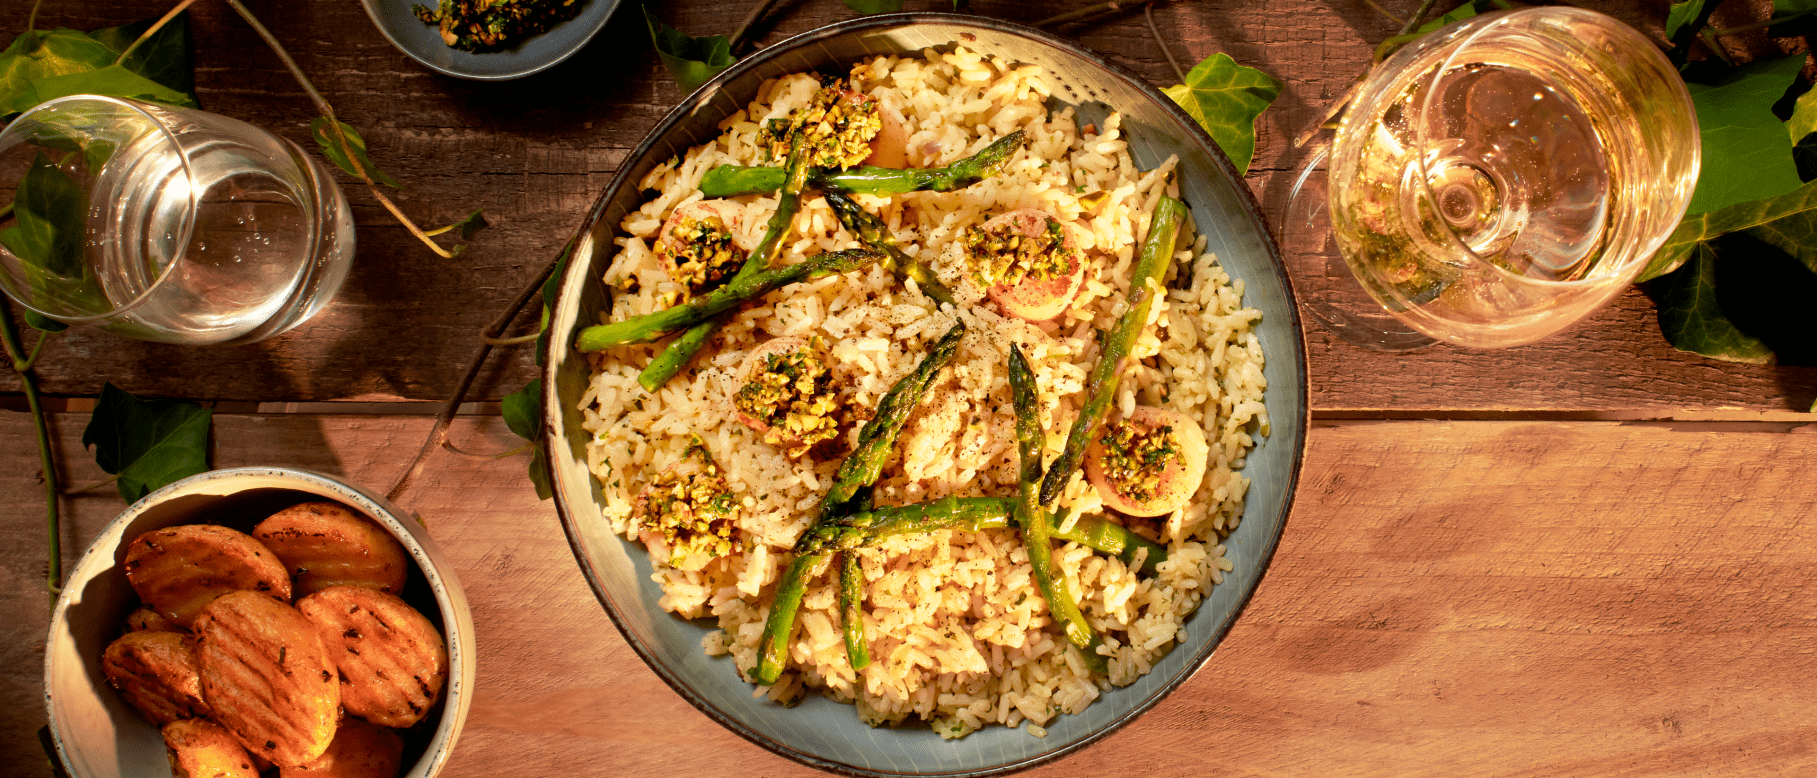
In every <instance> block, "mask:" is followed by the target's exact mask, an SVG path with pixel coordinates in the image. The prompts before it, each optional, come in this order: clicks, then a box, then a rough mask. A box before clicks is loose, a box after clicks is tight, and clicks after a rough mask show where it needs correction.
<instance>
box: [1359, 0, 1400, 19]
mask: <svg viewBox="0 0 1817 778" xmlns="http://www.w3.org/2000/svg"><path fill="white" fill-rule="evenodd" d="M1363 4H1364V5H1367V6H1369V7H1370V8H1374V9H1375V11H1376V13H1379V14H1381V15H1383V16H1386V17H1388V20H1389V21H1392V22H1394V23H1395V24H1406V23H1407V20H1406V19H1402V18H1401V17H1399V16H1395V15H1394V14H1392V13H1390V12H1389V11H1388V9H1386V8H1383V7H1382V6H1381V4H1380V3H1377V2H1376V1H1375V0H1363Z"/></svg>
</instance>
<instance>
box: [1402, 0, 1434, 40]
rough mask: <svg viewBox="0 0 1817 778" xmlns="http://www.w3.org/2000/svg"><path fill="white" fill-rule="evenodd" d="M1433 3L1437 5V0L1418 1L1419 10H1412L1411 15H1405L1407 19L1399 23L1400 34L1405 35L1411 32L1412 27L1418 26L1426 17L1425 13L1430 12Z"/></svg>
mask: <svg viewBox="0 0 1817 778" xmlns="http://www.w3.org/2000/svg"><path fill="white" fill-rule="evenodd" d="M1435 5H1438V0H1426V1H1425V2H1423V3H1420V8H1419V10H1417V11H1414V12H1413V15H1412V16H1409V17H1407V21H1405V22H1402V23H1401V32H1400V34H1401V35H1406V34H1407V33H1410V32H1413V28H1415V27H1418V26H1419V24H1420V21H1421V20H1423V19H1425V18H1426V14H1429V13H1432V6H1435ZM1397 21H1398V20H1397Z"/></svg>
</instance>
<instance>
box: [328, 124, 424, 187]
mask: <svg viewBox="0 0 1817 778" xmlns="http://www.w3.org/2000/svg"><path fill="white" fill-rule="evenodd" d="M337 124H339V125H341V132H342V133H345V134H346V135H347V145H348V147H350V148H352V149H353V158H354V159H357V160H359V161H360V167H361V168H364V169H365V170H366V175H368V176H371V177H372V180H374V181H377V182H379V183H381V184H384V185H386V186H389V187H391V188H392V189H402V188H403V186H402V185H400V184H399V183H398V182H397V179H394V178H392V177H391V176H388V175H385V172H384V171H382V170H379V169H378V168H377V167H375V166H374V165H373V164H372V159H371V158H370V157H367V156H366V139H365V138H362V137H360V133H359V132H358V131H357V130H355V129H353V126H352V125H350V124H348V123H346V122H337ZM309 137H312V138H315V142H316V145H317V146H320V147H321V148H322V156H324V157H327V158H328V161H329V162H333V163H334V166H335V167H338V168H340V169H341V170H343V171H346V173H347V175H350V176H353V177H354V178H359V177H360V174H359V173H358V172H357V171H355V170H354V169H353V163H352V162H351V161H349V160H348V159H347V152H346V151H345V150H343V149H342V148H341V144H340V143H337V142H336V141H335V139H334V136H333V135H332V134H330V133H329V132H328V117H326V116H318V117H316V119H315V121H312V122H310V123H309Z"/></svg>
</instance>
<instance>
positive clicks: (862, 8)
mask: <svg viewBox="0 0 1817 778" xmlns="http://www.w3.org/2000/svg"><path fill="white" fill-rule="evenodd" d="M845 7H847V8H850V9H852V10H853V11H855V12H857V13H859V14H861V15H864V16H870V15H871V14H893V13H896V12H898V11H901V10H902V0H845Z"/></svg>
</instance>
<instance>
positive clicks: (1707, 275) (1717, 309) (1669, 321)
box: [1649, 243, 1773, 365]
mask: <svg viewBox="0 0 1817 778" xmlns="http://www.w3.org/2000/svg"><path fill="white" fill-rule="evenodd" d="M1649 291H1651V292H1652V293H1653V294H1654V296H1655V298H1654V299H1655V300H1656V301H1657V302H1658V305H1659V331H1660V332H1661V333H1662V334H1664V335H1665V336H1666V340H1667V341H1668V342H1670V343H1671V344H1672V347H1673V348H1676V349H1678V350H1679V351H1689V352H1691V353H1693V354H1702V355H1704V356H1706V357H1712V358H1715V359H1720V360H1722V361H1724V362H1742V363H1745V364H1751V365H1764V364H1767V363H1769V362H1772V361H1773V352H1772V350H1770V349H1768V348H1767V346H1766V344H1765V343H1762V342H1761V341H1760V339H1759V338H1755V337H1752V336H1749V335H1748V334H1746V333H1744V332H1742V331H1741V330H1739V329H1736V327H1735V324H1734V322H1731V321H1729V319H1728V317H1726V316H1723V315H1722V306H1721V305H1720V304H1718V303H1717V302H1716V249H1715V248H1714V247H1712V246H1710V245H1709V244H1707V243H1700V244H1698V246H1697V250H1696V251H1694V252H1692V255H1691V259H1690V261H1688V262H1686V263H1685V265H1684V267H1681V268H1679V269H1678V270H1677V271H1675V272H1673V273H1671V274H1669V275H1666V276H1664V277H1662V278H1660V279H1659V280H1657V281H1654V282H1653V284H1652V286H1651V287H1650V289H1649Z"/></svg>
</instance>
